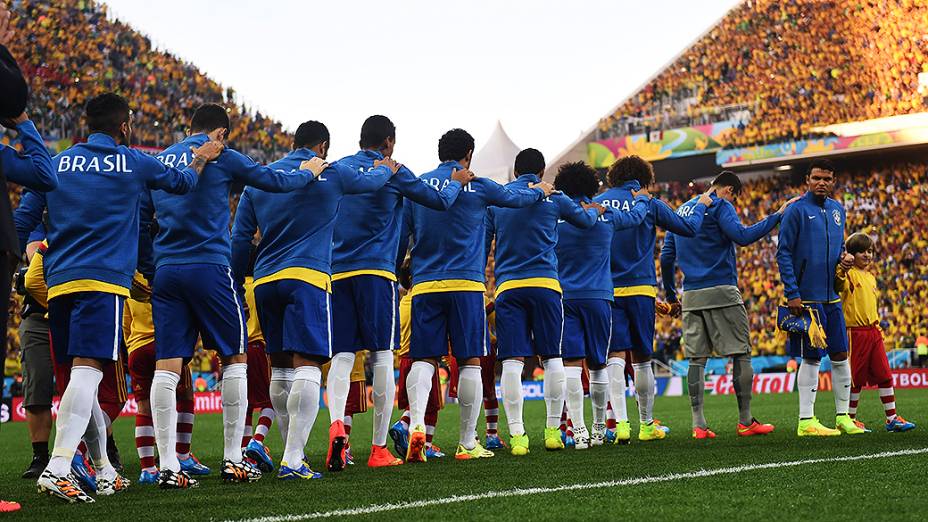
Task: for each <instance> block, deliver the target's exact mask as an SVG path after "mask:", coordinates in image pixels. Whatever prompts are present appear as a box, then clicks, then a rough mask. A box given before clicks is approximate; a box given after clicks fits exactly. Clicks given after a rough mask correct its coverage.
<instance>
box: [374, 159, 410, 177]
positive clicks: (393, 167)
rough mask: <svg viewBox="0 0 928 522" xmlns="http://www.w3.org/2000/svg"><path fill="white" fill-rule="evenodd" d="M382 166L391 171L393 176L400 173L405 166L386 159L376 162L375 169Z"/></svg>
mask: <svg viewBox="0 0 928 522" xmlns="http://www.w3.org/2000/svg"><path fill="white" fill-rule="evenodd" d="M380 166H385V167H387V168H388V169H390V171H391V172H392V173H393V174H396V173H397V172H399V170H400V167H402V166H403V165H402V163H397V162H396V160H394V159H393V158H384V159H381V160H377V161H375V162H374V168H377V167H380Z"/></svg>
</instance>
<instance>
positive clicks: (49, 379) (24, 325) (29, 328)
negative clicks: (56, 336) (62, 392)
mask: <svg viewBox="0 0 928 522" xmlns="http://www.w3.org/2000/svg"><path fill="white" fill-rule="evenodd" d="M19 343H20V347H21V350H22V357H23V407H25V408H32V407H48V408H50V407H51V406H52V397H53V396H54V395H55V370H54V368H53V367H52V352H51V346H50V345H49V342H48V320H47V319H45V318H44V317H42V315H41V314H32V315H30V316H28V317H26V318H25V319H23V321H22V322H21V323H20V324H19Z"/></svg>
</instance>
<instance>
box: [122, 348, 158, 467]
mask: <svg viewBox="0 0 928 522" xmlns="http://www.w3.org/2000/svg"><path fill="white" fill-rule="evenodd" d="M154 374H155V345H154V344H149V345H148V346H142V347H139V348H136V349H135V350H133V351H132V353H130V354H129V376H130V377H132V393H133V395H134V396H135V402H136V404H137V405H138V411H137V412H136V414H135V449H136V451H137V452H138V455H139V467H140V468H141V473H140V474H139V484H154V483H156V482H158V467H157V466H156V465H155V426H154V423H153V421H152V418H151V402H150V396H151V380H152V377H153V376H154Z"/></svg>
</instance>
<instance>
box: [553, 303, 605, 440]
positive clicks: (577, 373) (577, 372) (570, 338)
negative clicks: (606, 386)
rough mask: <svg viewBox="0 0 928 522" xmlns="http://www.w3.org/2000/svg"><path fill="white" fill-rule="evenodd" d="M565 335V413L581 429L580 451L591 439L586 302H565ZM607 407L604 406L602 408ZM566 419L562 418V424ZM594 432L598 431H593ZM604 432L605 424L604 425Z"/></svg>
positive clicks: (563, 344)
mask: <svg viewBox="0 0 928 522" xmlns="http://www.w3.org/2000/svg"><path fill="white" fill-rule="evenodd" d="M563 306H564V335H563V341H562V343H561V356H562V358H563V360H564V374H565V379H564V386H565V389H566V413H569V415H570V419H571V420H573V423H574V426H579V427H582V429H581V430H580V433H579V437H577V438H576V439H575V447H576V448H577V449H587V448H588V447H589V444H590V440H589V439H590V438H589V436H588V435H586V421H585V419H584V415H583V413H584V412H583V360H584V359H585V358H586V356H587V352H588V351H590V348H589V347H587V346H586V336H585V328H584V321H583V319H584V317H583V315H582V313H583V311H582V310H583V306H584V303H583V302H578V301H576V300H565V301H564V303H563ZM603 407H605V404H604V405H603ZM565 420H566V418H564V417H562V422H563V421H565ZM594 431H595V429H594ZM603 431H605V424H603Z"/></svg>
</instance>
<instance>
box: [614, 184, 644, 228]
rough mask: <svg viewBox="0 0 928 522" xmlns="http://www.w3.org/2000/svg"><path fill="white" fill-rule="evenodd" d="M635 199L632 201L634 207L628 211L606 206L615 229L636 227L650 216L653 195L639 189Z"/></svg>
mask: <svg viewBox="0 0 928 522" xmlns="http://www.w3.org/2000/svg"><path fill="white" fill-rule="evenodd" d="M636 194H638V195H636V196H635V199H634V200H633V201H632V208H631V210H629V211H628V212H622V211H621V210H616V209H614V208H612V207H607V208H606V213H608V214H609V219H610V220H611V221H612V229H613V230H625V229H626V228H634V227H637V226H638V225H640V224H641V222H642V221H644V219H645V218H646V217H648V209H649V208H650V207H651V205H650V202H651V195H650V194H649V193H648V192H647V191H644V190H641V191H638V192H637V193H636Z"/></svg>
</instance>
